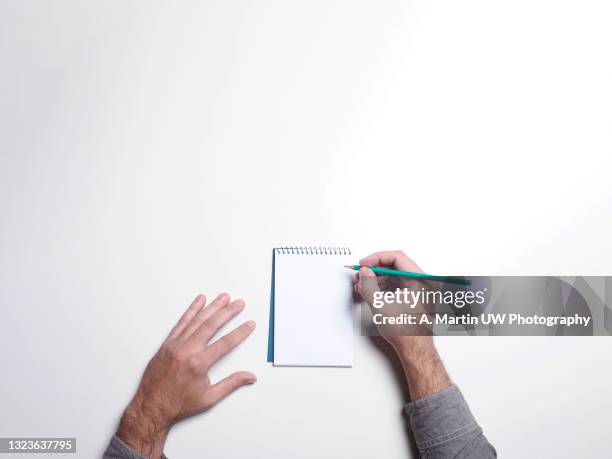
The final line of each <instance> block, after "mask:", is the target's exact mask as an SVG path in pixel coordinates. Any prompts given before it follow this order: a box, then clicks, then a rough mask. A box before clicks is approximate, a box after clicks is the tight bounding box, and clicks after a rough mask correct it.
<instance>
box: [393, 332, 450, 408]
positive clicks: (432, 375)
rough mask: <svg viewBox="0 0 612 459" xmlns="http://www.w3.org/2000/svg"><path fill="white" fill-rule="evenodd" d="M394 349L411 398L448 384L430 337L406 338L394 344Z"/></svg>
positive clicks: (421, 395) (437, 390)
mask: <svg viewBox="0 0 612 459" xmlns="http://www.w3.org/2000/svg"><path fill="white" fill-rule="evenodd" d="M396 350H397V353H398V356H399V359H400V362H401V363H402V367H403V368H404V375H405V377H406V381H407V383H408V388H409V390H410V399H411V400H418V399H421V398H424V397H427V396H428V395H431V394H435V393H437V392H440V391H441V390H443V389H445V388H447V387H448V386H450V384H451V381H450V378H449V377H448V374H447V373H446V369H445V368H444V364H443V363H442V360H440V356H439V355H438V351H437V350H436V348H435V346H434V344H433V339H432V338H431V337H428V336H417V337H410V338H406V339H404V340H402V341H400V342H399V343H398V344H397V345H396Z"/></svg>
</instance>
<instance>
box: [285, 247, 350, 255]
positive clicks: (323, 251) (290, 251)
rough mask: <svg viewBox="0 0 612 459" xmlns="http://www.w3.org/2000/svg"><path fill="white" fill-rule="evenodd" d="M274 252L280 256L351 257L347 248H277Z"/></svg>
mask: <svg viewBox="0 0 612 459" xmlns="http://www.w3.org/2000/svg"><path fill="white" fill-rule="evenodd" d="M274 251H275V252H276V253H279V254H282V255H351V249H349V248H348V247H277V248H275V249H274Z"/></svg>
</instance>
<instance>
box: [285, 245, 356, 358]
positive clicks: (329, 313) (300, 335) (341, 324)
mask: <svg viewBox="0 0 612 459" xmlns="http://www.w3.org/2000/svg"><path fill="white" fill-rule="evenodd" d="M290 250H291V249H276V250H275V268H274V271H275V281H274V365H281V366H342V367H350V366H352V365H353V313H352V307H353V304H352V282H351V280H352V273H351V271H350V270H348V269H347V268H345V267H344V266H343V265H348V264H350V263H351V256H350V255H348V253H349V251H348V249H341V250H338V249H331V250H329V249H328V250H327V251H328V253H327V254H326V253H313V249H297V251H301V252H303V253H290ZM309 252H310V253H309ZM330 252H331V253H330Z"/></svg>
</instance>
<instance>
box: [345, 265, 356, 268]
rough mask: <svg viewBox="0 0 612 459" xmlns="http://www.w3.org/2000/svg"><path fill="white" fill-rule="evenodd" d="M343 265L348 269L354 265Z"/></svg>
mask: <svg viewBox="0 0 612 459" xmlns="http://www.w3.org/2000/svg"><path fill="white" fill-rule="evenodd" d="M344 267H345V268H348V269H353V268H354V266H351V265H344Z"/></svg>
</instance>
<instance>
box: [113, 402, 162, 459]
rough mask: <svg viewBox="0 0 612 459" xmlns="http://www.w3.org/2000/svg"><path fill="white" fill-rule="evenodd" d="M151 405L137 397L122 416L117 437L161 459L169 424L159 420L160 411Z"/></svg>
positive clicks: (140, 451)
mask: <svg viewBox="0 0 612 459" xmlns="http://www.w3.org/2000/svg"><path fill="white" fill-rule="evenodd" d="M149 405H150V404H146V403H142V402H140V401H139V399H138V397H137V398H135V399H134V401H132V403H130V405H129V406H128V407H127V408H126V410H125V412H124V413H123V416H122V417H121V422H120V423H119V429H118V430H117V437H119V438H120V439H121V440H122V441H123V442H124V443H125V444H127V445H128V446H130V448H132V449H134V450H136V451H138V452H139V453H141V454H143V455H144V456H146V457H148V458H150V459H159V458H160V457H162V453H163V450H164V445H165V443H166V438H167V437H168V432H169V426H167V425H166V424H165V423H164V422H162V421H160V420H159V416H158V413H155V412H154V410H153V409H152V408H151V407H150V406H149Z"/></svg>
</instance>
